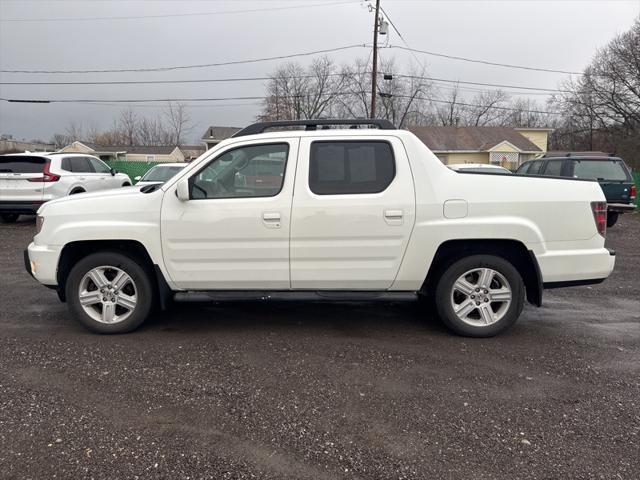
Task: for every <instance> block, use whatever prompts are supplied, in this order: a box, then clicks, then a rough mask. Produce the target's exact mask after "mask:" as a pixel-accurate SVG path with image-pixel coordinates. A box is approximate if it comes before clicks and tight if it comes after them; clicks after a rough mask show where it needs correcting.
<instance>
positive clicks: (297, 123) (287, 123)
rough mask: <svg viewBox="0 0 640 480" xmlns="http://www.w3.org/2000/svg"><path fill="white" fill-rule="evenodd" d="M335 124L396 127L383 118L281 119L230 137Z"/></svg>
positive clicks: (253, 126)
mask: <svg viewBox="0 0 640 480" xmlns="http://www.w3.org/2000/svg"><path fill="white" fill-rule="evenodd" d="M336 125H349V126H350V128H357V127H358V126H359V125H369V126H372V127H377V128H378V129H380V130H396V127H395V126H394V125H393V123H391V122H390V121H389V120H383V119H378V118H374V119H358V120H353V119H351V120H338V119H327V118H323V119H319V120H283V121H277V122H259V123H254V124H253V125H249V126H248V127H245V128H243V129H242V130H240V131H238V132H236V133H234V134H233V135H232V137H244V136H245V135H256V134H258V133H264V132H265V130H269V129H272V128H283V127H305V130H317V129H318V126H322V127H325V128H328V127H330V126H336Z"/></svg>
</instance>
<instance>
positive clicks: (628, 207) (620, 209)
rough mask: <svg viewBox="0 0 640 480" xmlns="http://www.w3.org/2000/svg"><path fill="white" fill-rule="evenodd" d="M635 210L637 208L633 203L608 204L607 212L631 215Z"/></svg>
mask: <svg viewBox="0 0 640 480" xmlns="http://www.w3.org/2000/svg"><path fill="white" fill-rule="evenodd" d="M635 210H636V206H635V205H633V204H632V203H607V212H616V213H629V212H634V211H635Z"/></svg>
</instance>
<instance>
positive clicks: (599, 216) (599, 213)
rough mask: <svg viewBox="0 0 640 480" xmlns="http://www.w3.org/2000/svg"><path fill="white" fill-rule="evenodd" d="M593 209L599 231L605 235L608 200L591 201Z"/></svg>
mask: <svg viewBox="0 0 640 480" xmlns="http://www.w3.org/2000/svg"><path fill="white" fill-rule="evenodd" d="M591 210H592V211H593V219H594V220H595V222H596V228H597V229H598V233H599V234H600V235H602V236H603V237H604V236H605V235H606V234H607V202H591Z"/></svg>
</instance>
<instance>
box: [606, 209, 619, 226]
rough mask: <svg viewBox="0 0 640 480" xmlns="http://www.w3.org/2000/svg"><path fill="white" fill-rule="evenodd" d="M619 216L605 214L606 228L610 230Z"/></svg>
mask: <svg viewBox="0 0 640 480" xmlns="http://www.w3.org/2000/svg"><path fill="white" fill-rule="evenodd" d="M619 215H620V214H619V213H618V212H609V213H608V214H607V228H611V227H613V226H614V225H615V224H616V222H617V221H618V216H619Z"/></svg>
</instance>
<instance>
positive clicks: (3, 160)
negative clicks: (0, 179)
mask: <svg viewBox="0 0 640 480" xmlns="http://www.w3.org/2000/svg"><path fill="white" fill-rule="evenodd" d="M45 163H47V159H46V158H43V157H28V156H19V157H18V156H9V155H0V173H42V170H43V169H44V164H45Z"/></svg>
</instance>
